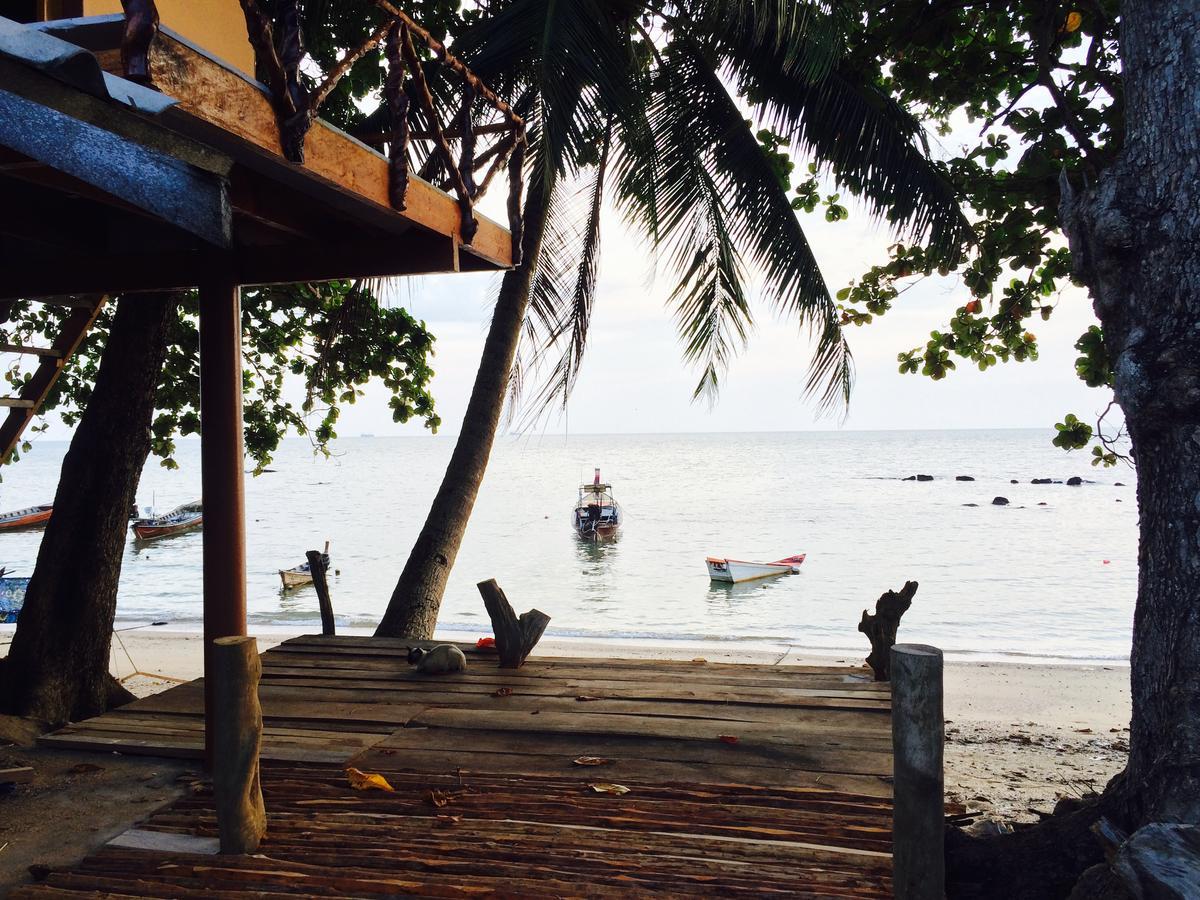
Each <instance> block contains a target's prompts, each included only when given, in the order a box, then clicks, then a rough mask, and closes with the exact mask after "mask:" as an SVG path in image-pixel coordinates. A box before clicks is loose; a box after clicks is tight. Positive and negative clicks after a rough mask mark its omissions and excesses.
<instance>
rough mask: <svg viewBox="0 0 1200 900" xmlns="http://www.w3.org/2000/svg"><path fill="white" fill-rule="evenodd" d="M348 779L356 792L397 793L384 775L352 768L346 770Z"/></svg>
mask: <svg viewBox="0 0 1200 900" xmlns="http://www.w3.org/2000/svg"><path fill="white" fill-rule="evenodd" d="M346 777H347V778H349V779H350V787H352V788H354V789H355V790H356V791H388V792H395V790H396V789H395V788H394V787H392V786H391V785H390V784H388V780H387V779H386V778H384V777H383V776H382V775H376V774H375V773H373V772H371V773H367V772H360V771H359V770H358V769H356V768H354V767H353V766H351V767H350V768H348V769H347V770H346Z"/></svg>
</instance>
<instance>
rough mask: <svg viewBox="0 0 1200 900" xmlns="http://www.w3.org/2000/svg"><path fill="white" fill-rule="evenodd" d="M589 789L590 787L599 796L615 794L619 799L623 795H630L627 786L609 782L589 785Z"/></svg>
mask: <svg viewBox="0 0 1200 900" xmlns="http://www.w3.org/2000/svg"><path fill="white" fill-rule="evenodd" d="M588 787H590V788H591V789H592V790H593V791H595V792H596V793H597V794H615V795H616V796H618V797H619V796H621V795H622V794H628V793H629V788H627V787H625V785H623V784H609V783H608V782H607V781H600V782H596V783H595V784H589V785H588Z"/></svg>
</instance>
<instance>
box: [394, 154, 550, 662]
mask: <svg viewBox="0 0 1200 900" xmlns="http://www.w3.org/2000/svg"><path fill="white" fill-rule="evenodd" d="M545 201H546V197H545V194H544V192H543V182H542V180H541V179H540V178H539V179H535V180H534V182H533V183H532V184H531V185H530V188H529V194H528V196H527V198H526V201H525V234H524V236H523V237H522V241H521V264H520V265H519V266H517V267H516V268H515V269H511V270H509V271H508V272H506V273H505V274H504V281H503V283H502V284H501V286H500V296H499V297H498V298H497V300H496V310H495V312H494V313H492V324H491V327H490V328H489V329H488V334H487V340H486V341H485V342H484V345H483V357H482V358H481V359H480V361H479V372H478V373H477V374H476V376H475V386H474V387H473V388H472V389H471V399H470V402H469V403H468V404H467V412H466V416H465V417H464V418H463V424H462V431H461V432H460V433H459V436H458V442H457V443H456V444H455V445H454V455H453V456H451V457H450V464H449V465H448V466H447V467H446V474H445V475H444V476H443V477H442V485H441V487H440V488H439V489H438V492H437V496H436V497H435V498H434V501H433V506H432V507H431V508H430V510H429V515H428V516H427V517H426V518H425V525H424V526H423V527H422V528H421V533H420V534H419V535H418V536H417V541H416V543H415V544H414V545H413V548H412V552H411V553H410V554H409V556H408V562H406V563H405V565H404V571H403V572H402V573H401V574H400V580H399V582H397V584H396V589H395V590H394V591H393V592H392V599H391V600H390V601H389V602H388V607H387V611H386V612H385V613H384V616H383V619H382V621H380V623H379V627H378V628H377V629H376V631H375V634H376V635H384V636H389V637H407V638H412V639H414V640H429V639H430V638H432V637H433V628H434V625H435V624H436V623H437V614H438V608H439V607H440V606H441V604H442V594H443V592H444V591H445V590H446V579H447V578H449V576H450V569H451V568H452V567H453V566H454V558H455V557H456V556H457V555H458V548H459V545H460V544H461V543H462V537H463V532H464V531H465V530H466V528H467V522H468V520H469V519H470V518H471V510H472V509H473V508H474V506H475V497H476V496H477V495H478V493H479V485H480V484H481V483H482V482H483V475H484V472H485V471H486V470H487V463H488V457H490V456H491V453H492V443H493V441H494V440H495V437H496V429H497V428H498V427H499V425H500V415H501V413H502V412H503V410H504V398H505V395H506V393H507V391H508V378H509V373H510V371H511V370H512V364H513V359H514V357H515V356H516V353H517V344H518V343H519V342H520V338H521V323H522V322H523V321H524V319H525V307H526V305H527V304H528V301H529V288H530V284H531V282H532V279H533V272H534V269H535V267H536V266H537V261H538V257H539V256H540V251H541V244H542V235H543V234H544V233H545V230H546V202H545Z"/></svg>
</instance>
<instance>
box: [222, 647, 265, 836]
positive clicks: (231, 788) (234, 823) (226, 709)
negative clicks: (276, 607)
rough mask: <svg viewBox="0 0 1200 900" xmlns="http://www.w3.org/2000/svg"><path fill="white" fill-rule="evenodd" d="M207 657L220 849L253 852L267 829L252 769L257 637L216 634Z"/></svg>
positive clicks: (257, 732) (258, 740)
mask: <svg viewBox="0 0 1200 900" xmlns="http://www.w3.org/2000/svg"><path fill="white" fill-rule="evenodd" d="M212 662H213V666H212V672H211V673H210V674H209V678H210V679H211V681H212V685H213V699H214V703H213V706H214V710H213V712H214V722H213V726H214V727H213V731H214V742H215V746H214V753H213V800H214V802H215V805H216V808H217V831H218V833H219V834H220V838H221V852H222V853H253V852H254V851H255V850H257V849H258V844H259V842H260V841H261V840H262V836H263V834H264V833H265V832H266V830H267V813H266V809H265V808H264V806H263V797H262V785H261V783H260V781H259V771H258V753H259V749H260V747H261V745H262V727H263V725H262V708H261V707H260V706H259V703H258V680H259V678H260V677H261V675H262V662H261V661H260V660H259V657H258V642H257V641H256V640H255V639H254V638H252V637H245V636H237V637H222V638H217V639H216V640H214V641H213V642H212Z"/></svg>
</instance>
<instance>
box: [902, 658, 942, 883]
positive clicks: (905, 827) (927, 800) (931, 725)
mask: <svg viewBox="0 0 1200 900" xmlns="http://www.w3.org/2000/svg"><path fill="white" fill-rule="evenodd" d="M891 669H892V753H893V756H894V759H893V762H892V771H893V775H894V778H893V784H892V790H893V793H894V797H895V800H894V804H895V807H894V810H893V812H892V881H893V891H894V894H895V896H896V898H897V900H942V898H943V897H945V895H946V862H945V848H944V842H945V827H946V826H945V805H944V804H945V801H944V799H943V795H944V786H943V777H942V752H943V748H944V745H945V740H946V738H945V727H944V722H945V720H944V719H943V715H942V651H941V650H939V649H937V648H936V647H928V646H926V645H924V644H896V645H895V646H894V647H892V665H891Z"/></svg>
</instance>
